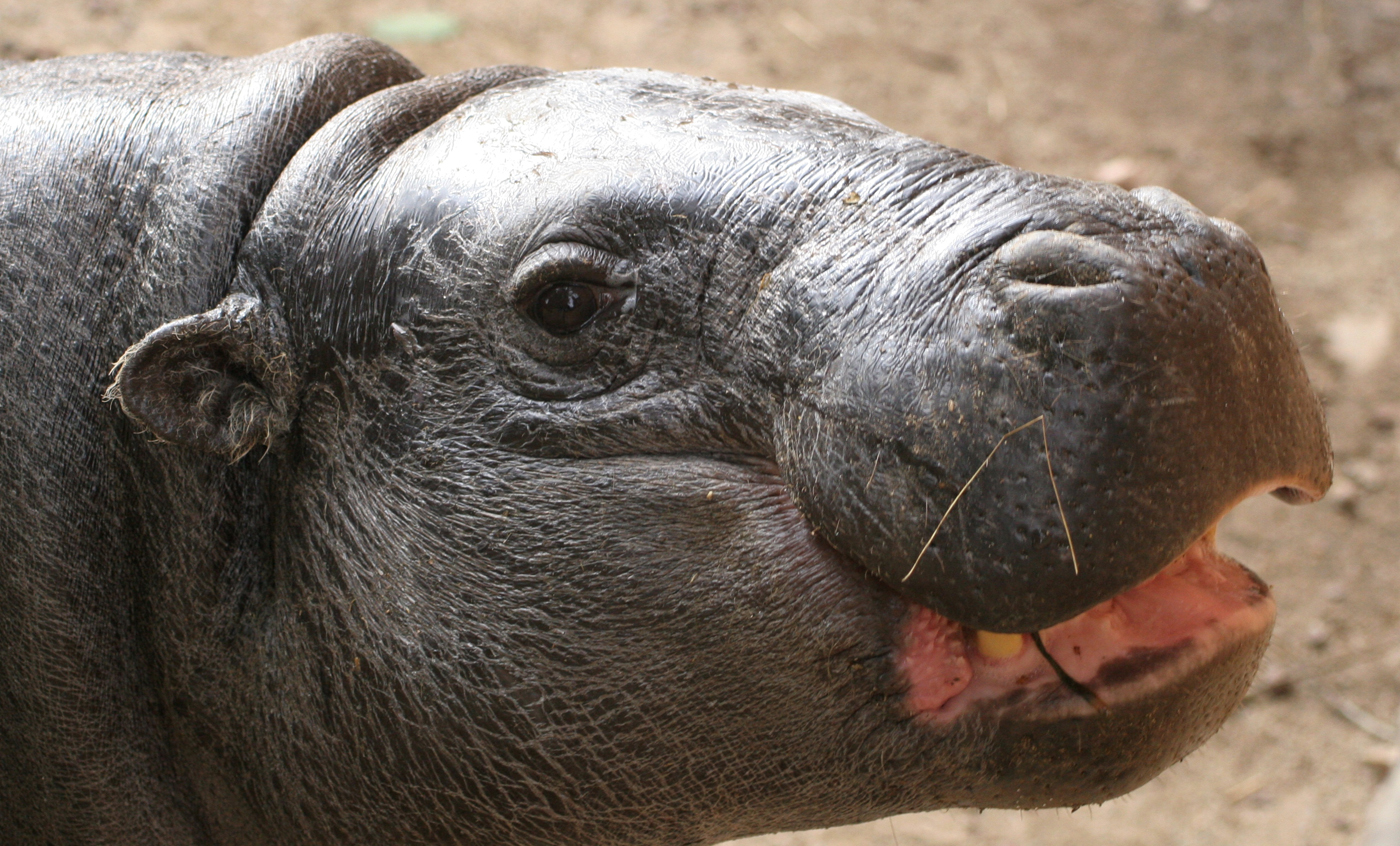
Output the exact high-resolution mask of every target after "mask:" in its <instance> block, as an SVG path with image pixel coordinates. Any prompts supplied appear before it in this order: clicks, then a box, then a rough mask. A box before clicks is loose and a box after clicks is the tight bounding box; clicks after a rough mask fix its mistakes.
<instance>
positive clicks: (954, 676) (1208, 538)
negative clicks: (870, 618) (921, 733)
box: [896, 527, 1274, 724]
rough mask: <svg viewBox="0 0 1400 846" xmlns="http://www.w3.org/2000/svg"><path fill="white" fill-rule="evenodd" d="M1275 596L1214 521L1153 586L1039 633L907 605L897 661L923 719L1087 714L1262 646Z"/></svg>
mask: <svg viewBox="0 0 1400 846" xmlns="http://www.w3.org/2000/svg"><path fill="white" fill-rule="evenodd" d="M1273 622H1274V602H1273V599H1272V598H1271V597H1270V595H1269V589H1268V586H1266V585H1265V584H1264V583H1263V582H1262V581H1260V579H1259V577H1258V576H1256V575H1254V574H1253V573H1252V572H1250V571H1249V570H1248V569H1246V568H1245V567H1244V566H1243V565H1241V564H1240V563H1239V562H1237V561H1235V560H1234V559H1232V558H1230V557H1229V556H1227V555H1224V554H1222V553H1221V552H1220V551H1219V550H1217V549H1216V547H1215V528H1214V527H1212V528H1211V529H1210V530H1209V531H1207V532H1206V533H1205V534H1204V535H1202V536H1201V537H1200V538H1199V539H1198V540H1197V541H1196V542H1195V543H1193V544H1192V545H1191V546H1190V547H1189V548H1188V549H1187V550H1186V551H1185V552H1183V553H1182V554H1181V555H1180V556H1178V557H1177V558H1176V559H1175V560H1173V561H1172V562H1171V563H1170V564H1168V565H1167V566H1166V567H1165V568H1163V569H1162V571H1161V572H1159V573H1158V574H1157V575H1155V576H1153V577H1152V578H1150V579H1148V580H1147V581H1146V582H1143V583H1142V584H1140V585H1138V586H1137V587H1134V588H1131V589H1129V590H1127V591H1124V592H1123V593H1120V594H1118V595H1117V596H1115V597H1113V598H1111V599H1108V600H1106V601H1104V602H1102V603H1100V604H1098V605H1096V606H1094V607H1093V608H1090V609H1089V610H1088V611H1085V612H1084V613H1082V614H1079V615H1078V616H1076V617H1073V618H1071V619H1069V620H1066V621H1065V622H1063V623H1060V624H1058V625H1055V626H1052V627H1050V628H1048V629H1045V630H1044V631H1041V632H1038V633H1037V635H1038V639H1039V643H1037V642H1036V640H1037V638H1036V635H1031V634H997V633H991V632H978V631H974V630H972V629H969V628H967V627H966V626H963V625H960V624H958V623H955V622H953V621H952V620H949V619H948V618H946V617H944V616H942V615H940V614H938V613H937V612H935V611H933V610H931V609H929V608H926V607H923V606H921V605H915V604H912V603H911V604H910V611H909V614H908V615H907V617H906V619H905V621H904V623H903V626H902V630H901V643H900V646H899V648H898V651H897V653H896V663H897V666H898V668H899V671H900V673H901V674H902V675H903V677H904V680H905V682H906V684H907V686H908V690H907V693H906V694H905V699H904V705H905V707H906V708H907V709H908V711H909V712H910V713H912V714H913V715H914V716H915V717H916V719H918V720H920V721H924V722H928V723H934V724H942V723H950V722H952V721H954V720H956V719H958V718H959V717H961V716H963V715H965V714H967V713H969V712H971V711H987V710H991V711H1005V710H1009V709H1013V708H1014V709H1015V710H1016V711H1017V712H1018V715H1021V712H1024V716H1027V717H1030V718H1033V719H1046V720H1053V719H1063V718H1065V717H1069V716H1076V715H1091V714H1093V713H1095V712H1096V711H1099V710H1103V709H1111V708H1113V707H1115V706H1117V705H1121V704H1124V703H1128V702H1132V701H1134V700H1136V699H1139V698H1141V697H1143V696H1144V695H1146V694H1148V693H1151V692H1152V691H1155V690H1159V689H1161V688H1163V687H1165V686H1167V685H1169V684H1171V683H1172V682H1175V681H1177V680H1178V679H1181V678H1183V677H1185V676H1187V675H1190V674H1191V673H1193V672H1194V671H1196V670H1197V669H1199V668H1200V667H1202V666H1204V665H1206V664H1208V663H1210V662H1212V661H1213V660H1214V659H1215V658H1216V657H1217V656H1220V655H1222V654H1225V653H1227V652H1231V651H1234V649H1235V648H1236V647H1238V646H1240V645H1241V644H1248V643H1255V644H1257V649H1258V651H1259V652H1261V653H1262V650H1263V646H1264V644H1265V643H1267V640H1268V636H1269V632H1270V631H1271V629H1272V628H1273Z"/></svg>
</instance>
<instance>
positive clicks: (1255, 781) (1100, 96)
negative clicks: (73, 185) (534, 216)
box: [0, 0, 1400, 846]
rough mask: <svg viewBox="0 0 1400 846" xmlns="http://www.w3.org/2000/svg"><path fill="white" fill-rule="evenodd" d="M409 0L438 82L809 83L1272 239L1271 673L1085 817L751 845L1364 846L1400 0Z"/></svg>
mask: <svg viewBox="0 0 1400 846" xmlns="http://www.w3.org/2000/svg"><path fill="white" fill-rule="evenodd" d="M413 9H422V10H424V11H428V10H430V11H431V12H432V13H433V14H435V15H438V16H448V17H450V18H451V20H452V22H453V23H454V24H455V27H449V26H446V25H443V26H439V27H438V28H437V29H435V30H434V32H435V33H438V34H441V37H438V35H435V36H434V37H433V38H419V39H416V40H410V41H407V42H405V43H402V44H398V45H395V46H397V47H399V48H400V49H401V50H402V51H403V52H404V53H406V54H407V55H408V56H409V57H410V58H412V59H413V60H414V61H416V62H418V63H419V65H420V66H421V67H422V68H423V69H424V70H426V71H427V72H429V73H441V72H446V71H452V70H457V69H460V68H464V67H473V66H479V65H486V64H496V63H505V62H509V63H528V64H538V65H544V66H548V67H554V68H560V69H570V68H579V67H589V66H599V65H632V66H641V67H653V68H661V69H666V70H675V71H681V72H685V73H692V74H698V75H704V76H710V77H715V78H719V79H726V80H734V81H736V82H741V83H749V84H755V85H764V86H775V87H784V88H802V89H808V90H812V91H819V92H821V93H824V94H829V95H831V96H833V97H837V98H839V99H841V100H845V101H847V102H849V103H851V104H852V105H854V106H856V107H857V108H860V109H862V110H864V111H867V112H869V113H870V114H872V115H874V116H875V117H876V118H878V119H880V120H882V121H884V122H885V123H887V124H889V125H891V126H893V127H895V128H897V129H900V130H903V131H906V132H910V133H914V134H917V135H921V136H924V137H927V138H930V139H933V140H937V141H941V142H944V143H948V144H952V145H954V146H958V147H963V148H966V149H970V150H973V151H976V152H978V153H982V154H985V155H988V156H991V157H994V158H998V159H1001V160H1002V161H1006V162H1009V163H1011V164H1014V165H1018V166H1020V167H1026V168H1032V169H1036V170H1043V171H1049V172H1053V173H1061V174H1066V175H1070V176H1076V177H1083V178H1098V179H1102V180H1105V181H1111V182H1116V183H1119V184H1123V185H1147V184H1158V185H1165V186H1167V187H1169V188H1171V189H1172V190H1174V191H1176V192H1177V193H1180V194H1182V195H1183V196H1185V197H1186V198H1187V199H1189V200H1191V201H1192V202H1194V203H1196V204H1197V205H1199V206H1201V207H1202V208H1203V209H1205V210H1206V211H1207V212H1208V213H1210V214H1213V215H1219V216H1224V217H1229V218H1232V219H1234V220H1236V221H1238V222H1239V223H1241V224H1242V225H1244V226H1245V228H1246V229H1248V230H1249V231H1250V233H1251V234H1252V235H1253V236H1254V238H1255V239H1256V241H1257V242H1258V244H1259V246H1260V248H1261V249H1262V250H1263V253H1264V256H1265V259H1266V260H1267V262H1268V265H1269V268H1270V270H1271V272H1272V273H1273V276H1274V279H1275V281H1276V283H1277V286H1278V290H1279V294H1280V301H1281V304H1282V306H1283V309H1284V311H1285V312H1287V314H1288V316H1289V318H1290V320H1291V321H1292V323H1293V325H1294V327H1295V328H1296V330H1297V333H1298V338H1299V340H1300V342H1301V343H1302V346H1303V351H1304V356H1305V358H1306V361H1307V364H1308V367H1309V371H1310V372H1311V373H1312V375H1313V378H1314V380H1315V383H1316V385H1317V387H1318V389H1319V390H1320V391H1321V393H1322V395H1323V397H1324V400H1325V402H1326V404H1327V408H1328V415H1329V419H1330V422H1331V425H1332V428H1333V437H1334V442H1335V447H1336V455H1337V466H1338V490H1337V495H1335V496H1333V497H1329V499H1328V500H1327V501H1325V502H1324V503H1322V504H1321V505H1317V506H1313V507H1310V508H1301V509H1300V508H1291V507H1288V506H1285V505H1283V504H1282V503H1280V502H1277V501H1275V500H1272V499H1268V498H1262V499H1256V500H1251V501H1249V502H1247V503H1245V504H1244V505H1243V506H1241V507H1240V508H1239V509H1238V510H1237V511H1236V513H1234V514H1233V515H1232V516H1230V517H1229V518H1228V519H1227V520H1226V522H1225V524H1224V526H1223V528H1222V530H1221V543H1222V546H1223V547H1224V548H1225V550H1226V551H1227V552H1229V553H1230V554H1232V555H1234V556H1235V557H1237V558H1239V559H1240V560H1242V561H1244V562H1245V563H1247V564H1249V565H1250V566H1251V567H1253V568H1254V569H1255V570H1256V571H1258V572H1259V573H1260V574H1261V575H1262V576H1263V577H1264V578H1265V579H1266V580H1267V581H1269V582H1270V583H1271V584H1272V585H1273V587H1274V590H1275V593H1276V596H1277V598H1278V603H1279V609H1280V611H1279V622H1278V628H1277V630H1276V633H1275V636H1274V645H1273V646H1272V647H1271V649H1270V652H1269V656H1268V658H1267V659H1266V667H1265V671H1264V673H1263V675H1262V676H1261V678H1262V679H1263V681H1261V682H1260V683H1259V684H1256V687H1255V691H1254V693H1253V694H1252V695H1251V697H1250V699H1249V701H1248V702H1247V704H1246V705H1245V706H1244V708H1243V709H1242V710H1241V711H1240V712H1239V713H1238V714H1237V715H1235V716H1234V717H1233V718H1231V720H1230V721H1229V722H1228V723H1227V724H1226V726H1225V728H1224V730H1223V731H1222V732H1221V733H1220V735H1219V736H1218V737H1217V738H1216V739H1214V740H1213V741H1211V742H1210V743H1208V744H1207V745H1206V746H1205V747H1204V748H1203V749H1202V750H1200V751H1199V752H1196V753H1195V754H1193V755H1192V756H1190V757H1189V758H1188V759H1187V760H1186V761H1185V762H1184V763H1182V764H1180V765H1178V766H1177V767H1175V768H1173V769H1171V770H1169V771H1168V772H1167V773H1166V774H1165V775H1163V776H1162V777H1160V778H1159V779H1157V780H1156V781H1154V782H1152V783H1151V784H1148V785H1147V786H1146V787H1144V788H1142V789H1141V790H1138V791H1137V792H1135V793H1134V794H1132V795H1131V796H1128V797H1125V798H1123V799H1119V800H1116V801H1113V802H1109V803H1107V804H1105V805H1102V806H1098V807H1093V808H1084V809H1081V810H1079V811H1078V812H1075V813H1070V812H1068V811H1058V812H1053V811H1052V812H1040V813H1018V812H1006V811H990V812H986V813H982V814H978V813H975V812H972V811H948V812H941V813H934V814H920V815H912V816H906V817H900V818H897V819H896V820H894V821H893V824H891V823H890V822H887V821H882V822H877V823H869V824H866V825H863V826H854V827H850V828H846V829H834V830H830V831H825V832H806V833H796V834H787V835H771V836H768V837H764V838H756V839H753V840H749V841H745V842H746V843H748V844H751V846H759V844H765V846H778V845H779V844H793V846H795V844H843V846H856V844H880V846H891V845H892V844H894V843H895V842H896V838H897V842H898V843H900V844H902V846H921V844H989V845H991V846H1012V844H1016V846H1020V844H1030V843H1034V844H1037V846H1061V845H1062V844H1063V846H1084V844H1095V846H1161V845H1163V844H1232V846H1342V844H1346V845H1347V846H1350V844H1353V843H1355V842H1356V840H1357V838H1358V837H1359V832H1360V829H1361V825H1362V818H1363V814H1364V812H1365V808H1366V804H1367V802H1368V800H1369V797H1370V795H1371V793H1372V790H1373V788H1374V786H1375V785H1376V783H1377V782H1378V780H1379V778H1380V777H1381V775H1382V774H1383V772H1384V770H1385V769H1386V767H1387V766H1388V765H1389V762H1390V761H1393V760H1394V747H1393V744H1384V743H1382V744H1381V746H1383V747H1385V748H1384V749H1382V750H1380V751H1378V750H1377V744H1378V740H1377V739H1376V738H1375V737H1374V736H1373V735H1372V733H1370V732H1368V731H1366V730H1365V729H1364V728H1363V727H1361V726H1360V725H1358V720H1357V719H1351V718H1348V717H1346V716H1345V714H1346V713H1351V714H1352V715H1353V716H1355V715H1356V714H1357V713H1358V712H1359V713H1365V714H1368V715H1370V716H1372V717H1374V718H1375V719H1376V720H1379V721H1382V722H1388V723H1390V724H1392V725H1393V722H1394V717H1395V714H1396V712H1397V706H1400V564H1398V563H1397V560H1396V559H1397V557H1400V279H1397V274H1400V262H1397V255H1400V2H1396V0H1089V2H1082V0H981V2H978V3H948V2H932V0H882V2H878V3H876V2H863V1H862V0H787V2H781V3H774V2H759V0H686V2H681V0H669V1H668V0H631V1H630V2H627V1H626V0H621V1H620V2H596V1H595V2H589V0H582V2H573V3H560V2H557V0H513V2H510V3H498V2H462V1H461V0H457V1H456V2H454V0H441V2H435V3H431V4H429V6H422V7H420V6H418V5H414V6H413ZM404 11H405V8H404V7H402V6H401V5H400V4H398V3H395V2H390V0H354V1H353V2H343V0H301V2H290V0H240V2H238V3H226V2H217V1H216V0H47V2H43V3H38V2H21V0H0V62H3V61H5V60H16V59H31V58H42V57H46V56H51V55H68V54H74V53H84V52H95V51H105V50H171V49H174V50H183V49H192V50H207V51H212V52H216V53H225V54H231V55H242V54H248V53H255V52H260V51H263V50H268V49H272V48H275V47H279V46H282V45H283V44H286V43H288V42H290V41H293V40H295V39H297V38H301V37H304V36H307V35H313V34H316V33H321V32H332V31H351V32H361V33H367V32H370V31H371V30H372V29H373V28H374V27H375V25H376V21H379V22H381V23H380V26H381V31H382V28H383V24H382V22H383V21H384V20H386V19H389V18H392V16H395V15H402V14H403V13H404ZM1324 631H1325V632H1326V636H1325V637H1319V636H1317V633H1318V632H1324ZM1341 702H1345V703H1348V705H1347V706H1346V707H1345V708H1342V707H1340V706H1338V705H1337V703H1341ZM1352 708H1354V709H1356V710H1354V711H1353V710H1348V709H1352ZM1360 722H1362V723H1364V722H1366V721H1365V720H1364V719H1363V720H1360ZM1373 728H1374V726H1373ZM1382 753H1384V754H1382Z"/></svg>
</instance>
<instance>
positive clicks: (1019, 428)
mask: <svg viewBox="0 0 1400 846" xmlns="http://www.w3.org/2000/svg"><path fill="white" fill-rule="evenodd" d="M1044 419H1045V415H1044V414H1042V415H1040V416H1039V417H1037V418H1035V419H1034V420H1028V421H1026V422H1025V423H1022V424H1021V425H1020V426H1017V427H1016V428H1015V429H1012V430H1011V431H1010V432H1007V433H1006V434H1005V435H1002V436H1001V440H999V441H997V443H996V446H994V447H992V451H991V452H989V453H987V457H986V458H984V459H982V464H981V466H979V467H978V468H977V470H976V472H974V473H973V474H972V475H971V476H970V477H969V478H968V480H967V481H966V482H964V483H963V486H962V490H960V491H958V495H957V496H955V497H953V501H952V502H950V503H948V508H947V509H946V510H944V512H943V516H942V517H941V518H939V520H938V525H937V526H934V527H933V534H931V535H929V536H928V542H927V543H925V544H924V548H923V549H921V550H919V557H917V558H915V559H914V566H912V567H910V568H909V572H907V573H905V574H904V578H902V579H900V581H901V582H907V581H909V577H910V576H912V575H914V571H915V570H917V569H919V562H921V561H923V560H924V553H926V552H928V548H929V547H931V546H933V540H934V538H936V537H938V533H939V532H940V531H942V529H943V524H944V523H946V522H948V515H950V514H952V513H953V509H954V508H956V507H957V505H958V501H959V500H961V499H962V498H963V494H965V493H967V489H968V488H970V487H972V483H973V482H975V481H977V477H978V476H980V475H982V471H983V470H986V469H987V465H988V464H991V463H992V456H994V455H996V454H997V450H999V449H1001V445H1002V444H1004V443H1006V439H1007V438H1009V437H1011V436H1012V435H1014V434H1016V433H1017V432H1020V431H1023V430H1025V429H1029V428H1030V427H1032V426H1034V425H1035V424H1036V423H1038V422H1040V421H1043V420H1044Z"/></svg>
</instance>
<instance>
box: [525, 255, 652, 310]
mask: <svg viewBox="0 0 1400 846" xmlns="http://www.w3.org/2000/svg"><path fill="white" fill-rule="evenodd" d="M566 279H576V280H578V281H580V282H587V283H589V284H592V285H599V286H601V287H605V288H627V287H631V286H634V285H636V282H637V270H636V267H635V266H634V265H633V264H632V262H629V261H627V260H626V259H623V258H621V257H620V256H616V255H613V254H612V253H609V252H606V251H604V250H600V249H598V248H597V247H591V246H588V245H587V244H580V243H577V242H554V243H550V244H545V245H544V246H542V247H540V248H539V249H538V250H535V251H534V252H533V253H531V254H530V255H529V256H527V257H526V258H525V260H524V261H522V262H521V263H520V265H519V266H518V267H517V268H516V269H515V273H514V274H512V275H511V280H510V283H509V286H508V290H507V292H506V293H507V296H508V297H509V298H510V299H512V300H514V301H515V302H516V303H517V304H520V305H522V306H523V305H525V304H526V303H528V302H529V301H530V300H531V299H533V297H534V295H535V294H537V293H538V292H539V291H540V290H543V289H544V288H545V287H547V286H549V285H551V284H554V283H556V282H559V281H563V280H566Z"/></svg>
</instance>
